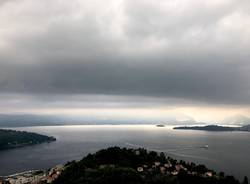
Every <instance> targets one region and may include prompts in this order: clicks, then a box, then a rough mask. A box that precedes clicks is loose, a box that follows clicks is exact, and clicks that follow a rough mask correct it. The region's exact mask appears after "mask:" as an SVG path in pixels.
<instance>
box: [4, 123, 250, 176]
mask: <svg viewBox="0 0 250 184" xmlns="http://www.w3.org/2000/svg"><path fill="white" fill-rule="evenodd" d="M15 129H17V130H25V131H32V132H37V133H41V134H46V135H51V136H54V137H56V138H57V141H56V142H52V143H44V144H40V145H35V146H28V147H23V148H18V149H12V150H7V151H1V152H0V175H8V174H13V173H16V172H21V171H25V170H30V169H47V168H50V167H52V166H54V165H56V164H61V163H66V162H67V161H71V160H79V159H81V158H82V157H83V156H85V155H86V154H88V153H91V152H95V151H97V150H99V149H101V148H107V147H109V146H121V147H133V148H136V147H144V148H147V149H150V150H155V151H163V152H166V153H168V155H170V156H172V157H174V158H176V159H183V160H186V161H193V162H196V163H201V164H205V165H206V166H207V167H209V168H211V169H214V170H217V171H225V172H226V173H227V174H233V175H235V176H236V177H238V178H239V179H242V178H243V176H244V175H247V176H248V177H249V178H250V133H248V132H205V131H193V130H172V127H156V126H154V125H82V126H45V127H21V128H15ZM206 145H208V146H209V148H208V149H204V146H206Z"/></svg>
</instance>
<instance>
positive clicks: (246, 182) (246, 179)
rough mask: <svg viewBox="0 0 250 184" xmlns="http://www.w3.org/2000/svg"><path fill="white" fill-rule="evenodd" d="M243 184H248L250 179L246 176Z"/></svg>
mask: <svg viewBox="0 0 250 184" xmlns="http://www.w3.org/2000/svg"><path fill="white" fill-rule="evenodd" d="M243 184H248V178H247V177H246V176H245V177H244V180H243Z"/></svg>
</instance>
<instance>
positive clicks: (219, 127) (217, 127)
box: [173, 125, 250, 132]
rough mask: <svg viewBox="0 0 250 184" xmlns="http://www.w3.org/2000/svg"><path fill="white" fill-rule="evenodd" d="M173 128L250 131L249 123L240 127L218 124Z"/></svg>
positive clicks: (177, 128) (175, 128)
mask: <svg viewBox="0 0 250 184" xmlns="http://www.w3.org/2000/svg"><path fill="white" fill-rule="evenodd" d="M173 129H174V130H202V131H213V132H233V131H242V132H250V125H245V126H241V127H229V126H219V125H207V126H180V127H174V128H173Z"/></svg>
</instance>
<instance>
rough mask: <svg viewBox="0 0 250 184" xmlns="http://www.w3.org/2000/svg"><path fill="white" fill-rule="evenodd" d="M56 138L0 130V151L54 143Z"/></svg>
mask: <svg viewBox="0 0 250 184" xmlns="http://www.w3.org/2000/svg"><path fill="white" fill-rule="evenodd" d="M55 140H56V138H54V137H50V136H46V135H41V134H37V133H31V132H25V131H16V130H5V129H0V151H1V150H5V149H11V148H17V147H23V146H28V145H35V144H40V143H44V142H52V141H55Z"/></svg>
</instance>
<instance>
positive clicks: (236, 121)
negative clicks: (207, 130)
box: [222, 115, 250, 126]
mask: <svg viewBox="0 0 250 184" xmlns="http://www.w3.org/2000/svg"><path fill="white" fill-rule="evenodd" d="M222 124H225V125H239V126H242V125H248V124H250V118H249V117H247V116H243V115H236V116H231V117H228V118H225V119H224V120H223V121H222Z"/></svg>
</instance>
